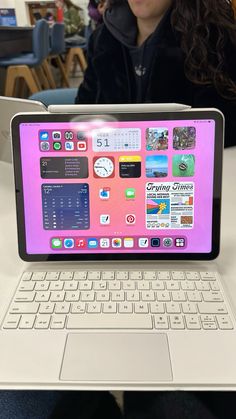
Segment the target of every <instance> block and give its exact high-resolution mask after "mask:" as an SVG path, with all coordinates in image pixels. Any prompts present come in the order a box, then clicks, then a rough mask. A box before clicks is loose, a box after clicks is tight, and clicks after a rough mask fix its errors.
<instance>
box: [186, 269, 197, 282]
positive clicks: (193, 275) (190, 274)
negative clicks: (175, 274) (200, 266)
mask: <svg viewBox="0 0 236 419" xmlns="http://www.w3.org/2000/svg"><path fill="white" fill-rule="evenodd" d="M185 275H186V279H187V280H188V281H197V280H199V279H200V275H199V273H198V272H193V271H192V272H185Z"/></svg>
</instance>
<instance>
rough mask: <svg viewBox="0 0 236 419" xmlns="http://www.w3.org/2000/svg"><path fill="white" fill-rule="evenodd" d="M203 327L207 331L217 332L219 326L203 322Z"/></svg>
mask: <svg viewBox="0 0 236 419" xmlns="http://www.w3.org/2000/svg"><path fill="white" fill-rule="evenodd" d="M202 327H203V329H205V330H216V329H217V324H216V322H202Z"/></svg>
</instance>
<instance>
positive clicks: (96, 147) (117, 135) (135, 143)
mask: <svg viewBox="0 0 236 419" xmlns="http://www.w3.org/2000/svg"><path fill="white" fill-rule="evenodd" d="M92 144H93V151H96V152H103V153H104V152H110V151H117V152H119V151H139V150H141V129H139V128H117V129H109V130H107V129H104V128H103V129H98V130H93V131H92Z"/></svg>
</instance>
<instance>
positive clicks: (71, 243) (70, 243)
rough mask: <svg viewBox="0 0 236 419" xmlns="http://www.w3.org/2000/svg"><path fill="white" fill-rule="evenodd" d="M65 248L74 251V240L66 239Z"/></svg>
mask: <svg viewBox="0 0 236 419" xmlns="http://www.w3.org/2000/svg"><path fill="white" fill-rule="evenodd" d="M64 247H65V248H66V249H73V248H74V247H75V241H74V239H64Z"/></svg>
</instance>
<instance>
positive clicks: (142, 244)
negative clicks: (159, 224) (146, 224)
mask: <svg viewBox="0 0 236 419" xmlns="http://www.w3.org/2000/svg"><path fill="white" fill-rule="evenodd" d="M138 245H139V247H148V238H146V237H140V238H139V239H138Z"/></svg>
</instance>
